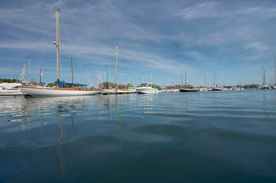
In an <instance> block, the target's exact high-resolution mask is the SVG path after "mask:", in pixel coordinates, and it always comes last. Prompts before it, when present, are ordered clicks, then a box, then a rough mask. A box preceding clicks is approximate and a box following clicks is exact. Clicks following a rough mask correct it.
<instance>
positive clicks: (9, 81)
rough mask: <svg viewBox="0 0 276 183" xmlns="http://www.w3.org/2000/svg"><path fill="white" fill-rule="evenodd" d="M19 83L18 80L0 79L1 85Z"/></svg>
mask: <svg viewBox="0 0 276 183" xmlns="http://www.w3.org/2000/svg"><path fill="white" fill-rule="evenodd" d="M16 82H18V80H17V79H1V78H0V83H16Z"/></svg>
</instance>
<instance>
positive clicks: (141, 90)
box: [136, 88, 158, 94]
mask: <svg viewBox="0 0 276 183" xmlns="http://www.w3.org/2000/svg"><path fill="white" fill-rule="evenodd" d="M136 92H137V93H139V94H155V93H158V90H157V89H154V88H137V89H136Z"/></svg>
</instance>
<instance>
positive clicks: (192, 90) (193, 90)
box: [180, 89, 199, 92]
mask: <svg viewBox="0 0 276 183" xmlns="http://www.w3.org/2000/svg"><path fill="white" fill-rule="evenodd" d="M180 92H199V90H197V89H180Z"/></svg>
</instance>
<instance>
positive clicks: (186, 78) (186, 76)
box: [185, 71, 188, 86]
mask: <svg viewBox="0 0 276 183" xmlns="http://www.w3.org/2000/svg"><path fill="white" fill-rule="evenodd" d="M187 80H188V75H187V71H185V86H187V85H188V82H187Z"/></svg>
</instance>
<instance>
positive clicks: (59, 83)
mask: <svg viewBox="0 0 276 183" xmlns="http://www.w3.org/2000/svg"><path fill="white" fill-rule="evenodd" d="M57 84H58V86H59V87H60V88H62V87H63V86H64V85H72V86H87V85H86V84H78V83H65V82H62V81H60V80H59V79H58V80H57Z"/></svg>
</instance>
